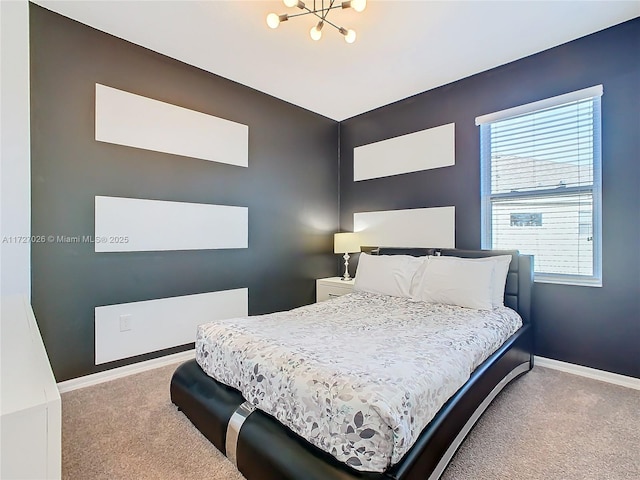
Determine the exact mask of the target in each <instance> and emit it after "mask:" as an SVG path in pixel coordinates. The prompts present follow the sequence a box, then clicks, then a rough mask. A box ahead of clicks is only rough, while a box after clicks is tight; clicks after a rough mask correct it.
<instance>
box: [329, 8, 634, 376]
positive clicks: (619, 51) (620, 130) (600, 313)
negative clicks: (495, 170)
mask: <svg viewBox="0 0 640 480" xmlns="http://www.w3.org/2000/svg"><path fill="white" fill-rule="evenodd" d="M478 47H479V50H481V49H482V48H481V45H479V46H478ZM597 84H603V86H604V96H603V97H602V118H603V120H602V163H603V241H602V244H603V283H604V286H603V287H602V288H592V287H577V286H565V285H551V284H541V283H537V284H536V285H535V287H534V299H533V324H534V327H535V341H536V347H535V348H536V354H537V355H540V356H543V357H548V358H552V359H557V360H561V361H566V362H571V363H575V364H579V365H585V366H588V367H593V368H597V369H602V370H607V371H610V372H615V373H619V374H623V375H630V376H633V377H640V348H639V345H640V140H639V139H640V19H635V20H632V21H629V22H626V23H623V24H621V25H618V26H615V27H612V28H610V29H607V30H604V31H601V32H598V33H596V34H593V35H590V36H587V37H583V38H581V39H578V40H575V41H573V42H570V43H567V44H565V45H562V46H559V47H556V48H553V49H550V50H547V51H545V52H542V53H539V54H536V55H533V56H530V57H527V58H525V59H522V60H519V61H516V62H513V63H510V64H507V65H504V66H501V67H498V68H495V69H492V70H489V71H486V72H484V73H481V74H478V75H475V76H472V77H469V78H466V79H463V80H460V81H458V82H455V83H451V84H449V85H446V86H443V87H441V88H437V89H434V90H430V91H427V92H425V93H422V94H420V95H416V96H413V97H411V98H407V99H405V100H402V101H400V102H397V103H394V104H391V105H388V106H385V107H382V108H379V109H376V110H374V111H371V112H368V113H366V114H363V115H360V116H357V117H354V118H351V119H348V120H346V121H344V122H342V123H341V130H340V164H341V165H340V178H341V180H340V196H341V200H340V213H341V227H342V228H343V229H346V230H349V229H350V228H351V227H352V222H353V213H354V212H363V211H375V210H391V209H401V208H418V207H435V206H445V205H455V207H456V246H457V247H459V248H479V247H480V243H481V242H480V135H479V129H478V127H476V126H475V123H474V120H475V117H476V116H478V115H482V114H486V113H491V112H495V111H499V110H502V109H506V108H509V107H514V106H517V105H522V104H525V103H529V102H533V101H536V100H540V99H544V98H548V97H552V96H555V95H560V94H563V93H567V92H571V91H574V90H579V89H581V88H586V87H590V86H592V85H597ZM450 122H455V124H456V146H455V147H456V164H455V166H452V167H446V168H440V169H436V170H430V171H423V172H417V173H410V174H403V175H397V176H394V177H387V178H381V179H372V180H366V181H360V182H353V149H354V147H357V146H360V145H365V144H369V143H372V142H376V141H380V140H384V139H388V138H391V137H395V136H398V135H403V134H407V133H411V132H415V131H419V130H423V129H425V128H430V127H435V126H438V125H442V124H446V123H450ZM425 153H426V152H425ZM390 160H391V161H392V160H393V159H390ZM425 228H428V226H425Z"/></svg>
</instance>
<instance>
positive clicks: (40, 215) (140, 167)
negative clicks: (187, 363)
mask: <svg viewBox="0 0 640 480" xmlns="http://www.w3.org/2000/svg"><path fill="white" fill-rule="evenodd" d="M30 36H31V114H32V125H31V129H32V132H31V139H32V140H31V141H32V165H31V168H32V234H33V235H44V236H49V235H54V236H57V235H68V236H76V235H79V236H82V235H93V232H94V197H95V196H96V195H108V196H122V197H131V198H144V199H157V200H170V201H180V202H195V203H210V204H221V205H238V206H246V207H248V208H249V248H248V249H236V250H204V251H175V252H129V253H95V252H94V249H93V244H90V243H87V244H65V243H56V242H46V243H42V244H39V243H34V244H33V245H32V288H33V290H32V303H33V308H34V312H35V314H36V317H37V319H38V323H39V326H40V329H41V331H42V335H43V338H44V342H45V345H46V348H47V352H48V354H49V357H50V360H51V364H52V367H53V371H54V373H55V376H56V379H57V380H58V381H63V380H67V379H69V378H74V377H78V376H81V375H86V374H89V373H94V372H97V371H100V370H105V369H109V368H113V367H115V366H120V365H124V364H128V363H132V362H133V361H140V360H142V359H148V358H153V357H156V356H160V355H165V354H167V353H171V352H174V351H180V350H185V349H187V348H190V347H191V346H192V345H185V346H178V347H176V348H173V349H169V350H165V351H162V352H156V353H153V354H148V355H144V356H141V357H136V358H133V359H126V360H122V361H118V362H112V363H109V364H105V365H100V366H95V365H94V307H96V306H100V305H110V304H116V303H125V302H134V301H141V300H149V299H155V298H162V297H170V296H178V295H188V294H194V293H202V292H209V291H218V290H226V289H232V288H241V287H248V289H249V313H250V314H260V313H266V312H272V311H276V310H283V309H289V308H292V307H296V306H299V305H303V304H307V303H310V302H312V301H313V300H314V291H315V283H314V279H315V278H318V277H325V276H331V275H335V274H336V273H337V272H336V257H335V255H333V253H332V233H333V232H335V231H336V229H337V226H338V162H337V157H338V153H337V145H338V124H337V122H335V121H333V120H330V119H327V118H325V117H322V116H319V115H316V114H314V113H311V112H309V111H307V110H304V109H301V108H299V107H296V106H293V105H291V104H288V103H286V102H283V101H280V100H278V99H275V98H273V97H270V96H268V95H265V94H263V93H260V92H258V91H255V90H253V89H250V88H248V87H245V86H242V85H239V84H237V83H234V82H231V81H229V80H226V79H224V78H221V77H218V76H216V75H212V74H210V73H207V72H204V71H202V70H199V69H197V68H194V67H191V66H188V65H185V64H183V63H181V62H178V61H176V60H173V59H170V58H167V57H164V56H162V55H159V54H157V53H154V52H152V51H149V50H146V49H144V48H141V47H139V46H136V45H133V44H131V43H128V42H126V41H123V40H121V39H118V38H115V37H113V36H110V35H107V34H105V33H102V32H99V31H97V30H94V29H92V28H90V27H87V26H85V25H82V24H80V23H77V22H75V21H72V20H69V19H68V18H65V17H63V16H60V15H58V14H55V13H52V12H50V11H48V10H45V9H43V8H41V7H39V6H36V5H33V4H31V5H30ZM210 48H211V55H212V56H215V55H216V49H217V48H228V46H226V45H221V46H216V45H211V46H210ZM96 83H101V84H104V85H108V86H111V87H115V88H118V89H121V90H125V91H128V92H132V93H136V94H139V95H143V96H146V97H150V98H154V99H157V100H161V101H165V102H168V103H171V104H175V105H179V106H182V107H186V108H189V109H192V110H198V111H201V112H204V113H208V114H211V115H215V116H218V117H221V118H225V119H228V120H232V121H235V122H239V123H242V124H245V125H248V126H249V168H241V167H235V166H231V165H224V164H218V163H215V162H209V161H205V160H198V159H193V158H187V157H180V156H175V155H169V154H163V153H158V152H151V151H145V150H140V149H135V148H129V147H124V146H120V145H111V144H107V143H101V142H96V141H95V140H94V111H95V84H96Z"/></svg>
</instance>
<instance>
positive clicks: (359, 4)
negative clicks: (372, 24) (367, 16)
mask: <svg viewBox="0 0 640 480" xmlns="http://www.w3.org/2000/svg"><path fill="white" fill-rule="evenodd" d="M351 8H353V9H354V10H355V11H356V12H361V11H363V10H364V9H365V8H367V0H351Z"/></svg>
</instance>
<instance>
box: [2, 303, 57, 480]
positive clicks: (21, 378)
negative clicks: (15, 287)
mask: <svg viewBox="0 0 640 480" xmlns="http://www.w3.org/2000/svg"><path fill="white" fill-rule="evenodd" d="M1 323H2V325H1V330H2V337H1V340H0V372H1V373H0V375H1V376H2V378H1V385H2V388H1V389H0V392H1V402H0V415H1V416H0V435H1V438H0V445H1V449H0V478H7V479H9V478H11V479H37V480H43V479H47V480H48V479H59V478H60V476H61V461H62V457H61V445H62V443H61V442H62V410H61V402H60V393H59V392H58V387H57V385H56V381H55V378H54V376H53V372H52V371H51V365H50V364H49V359H48V357H47V352H46V351H45V349H44V344H43V343H42V338H41V337H40V331H39V330H38V325H37V323H36V319H35V317H34V316H33V311H32V310H31V305H30V304H29V302H28V301H27V299H26V298H25V297H20V296H15V297H3V298H2V318H1Z"/></svg>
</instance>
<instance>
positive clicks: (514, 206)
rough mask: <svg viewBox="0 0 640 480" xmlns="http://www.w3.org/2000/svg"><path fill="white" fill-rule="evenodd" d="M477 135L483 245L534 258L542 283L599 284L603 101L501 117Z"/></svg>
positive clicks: (596, 99) (590, 100)
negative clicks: (480, 166) (601, 113)
mask: <svg viewBox="0 0 640 480" xmlns="http://www.w3.org/2000/svg"><path fill="white" fill-rule="evenodd" d="M600 91H601V90H600ZM558 98H561V97H558ZM523 108H524V109H526V106H525V107H520V108H519V109H518V111H519V112H522V109H523ZM480 132H481V143H482V197H483V202H482V207H483V246H485V247H488V248H499V249H502V248H505V249H511V248H513V249H518V250H520V251H521V252H522V253H528V254H533V255H535V262H534V265H535V272H536V279H538V280H547V281H558V282H567V283H585V284H590V283H597V282H599V279H600V270H601V269H600V96H599V95H597V96H591V97H589V98H579V99H575V98H574V99H572V100H571V101H569V102H568V103H566V102H565V103H561V104H559V105H552V106H549V105H548V103H547V104H546V105H545V108H542V109H539V110H534V111H529V112H526V113H519V114H518V115H515V116H512V117H509V116H506V117H505V116H500V118H499V119H497V120H495V121H493V122H489V123H483V124H481V126H480Z"/></svg>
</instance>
